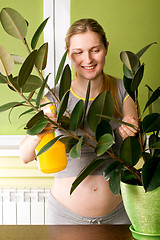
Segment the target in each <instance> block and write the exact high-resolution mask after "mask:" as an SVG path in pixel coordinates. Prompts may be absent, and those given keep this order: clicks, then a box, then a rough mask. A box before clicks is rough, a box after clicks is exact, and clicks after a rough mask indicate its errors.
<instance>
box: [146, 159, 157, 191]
mask: <svg viewBox="0 0 160 240" xmlns="http://www.w3.org/2000/svg"><path fill="white" fill-rule="evenodd" d="M159 176H160V158H158V157H152V158H150V159H148V160H147V161H146V162H145V164H144V165H143V168H142V181H143V186H144V189H145V191H146V192H148V191H153V190H155V189H156V188H158V187H159V186H160V177H159Z"/></svg>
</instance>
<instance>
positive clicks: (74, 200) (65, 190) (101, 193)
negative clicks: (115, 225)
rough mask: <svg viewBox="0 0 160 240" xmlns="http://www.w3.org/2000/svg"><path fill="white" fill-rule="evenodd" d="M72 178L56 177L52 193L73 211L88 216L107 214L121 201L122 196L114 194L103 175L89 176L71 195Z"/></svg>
mask: <svg viewBox="0 0 160 240" xmlns="http://www.w3.org/2000/svg"><path fill="white" fill-rule="evenodd" d="M74 179H75V178H74V177H71V178H55V179H54V183H53V187H52V189H51V193H52V195H53V196H54V198H55V199H56V200H57V201H59V202H60V203H61V204H63V205H64V206H65V207H67V208H69V209H70V210H72V211H73V212H75V213H77V214H79V215H82V216H87V217H96V216H102V215H106V214H108V213H110V212H112V211H113V210H114V209H115V208H116V207H117V206H118V205H119V204H120V203H121V202H122V198H121V196H116V195H114V194H113V193H112V192H111V190H110V188H109V183H108V182H106V181H105V179H104V177H103V176H101V175H98V176H95V175H90V176H88V177H87V178H86V179H85V180H84V181H83V182H82V183H81V184H80V185H79V186H78V187H77V188H76V189H75V191H74V192H73V193H72V195H71V196H70V189H71V186H72V183H73V181H74Z"/></svg>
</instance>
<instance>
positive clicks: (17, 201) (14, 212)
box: [0, 188, 50, 225]
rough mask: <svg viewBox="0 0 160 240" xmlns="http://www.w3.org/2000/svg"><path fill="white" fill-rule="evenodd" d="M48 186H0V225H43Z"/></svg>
mask: <svg viewBox="0 0 160 240" xmlns="http://www.w3.org/2000/svg"><path fill="white" fill-rule="evenodd" d="M49 191H50V189H49V188H0V225H44V224H45V223H46V208H47V203H46V199H47V197H48V194H49Z"/></svg>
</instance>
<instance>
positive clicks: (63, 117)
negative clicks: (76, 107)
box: [59, 116, 70, 129]
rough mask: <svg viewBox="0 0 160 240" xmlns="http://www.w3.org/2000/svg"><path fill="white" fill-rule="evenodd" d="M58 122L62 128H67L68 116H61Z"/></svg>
mask: <svg viewBox="0 0 160 240" xmlns="http://www.w3.org/2000/svg"><path fill="white" fill-rule="evenodd" d="M59 123H60V124H61V126H62V127H63V128H65V129H67V128H69V123H70V118H69V117H67V116H61V119H60V120H59Z"/></svg>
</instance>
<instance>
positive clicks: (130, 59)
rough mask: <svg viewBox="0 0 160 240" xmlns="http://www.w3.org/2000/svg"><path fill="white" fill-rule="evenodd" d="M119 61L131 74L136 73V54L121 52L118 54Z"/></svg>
mask: <svg viewBox="0 0 160 240" xmlns="http://www.w3.org/2000/svg"><path fill="white" fill-rule="evenodd" d="M120 59H121V61H122V62H123V63H124V64H125V65H126V67H127V68H128V69H129V70H130V71H131V73H132V74H133V73H135V72H136V71H137V69H138V67H139V58H138V57H137V55H136V54H134V53H132V52H130V51H123V52H121V53H120Z"/></svg>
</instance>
